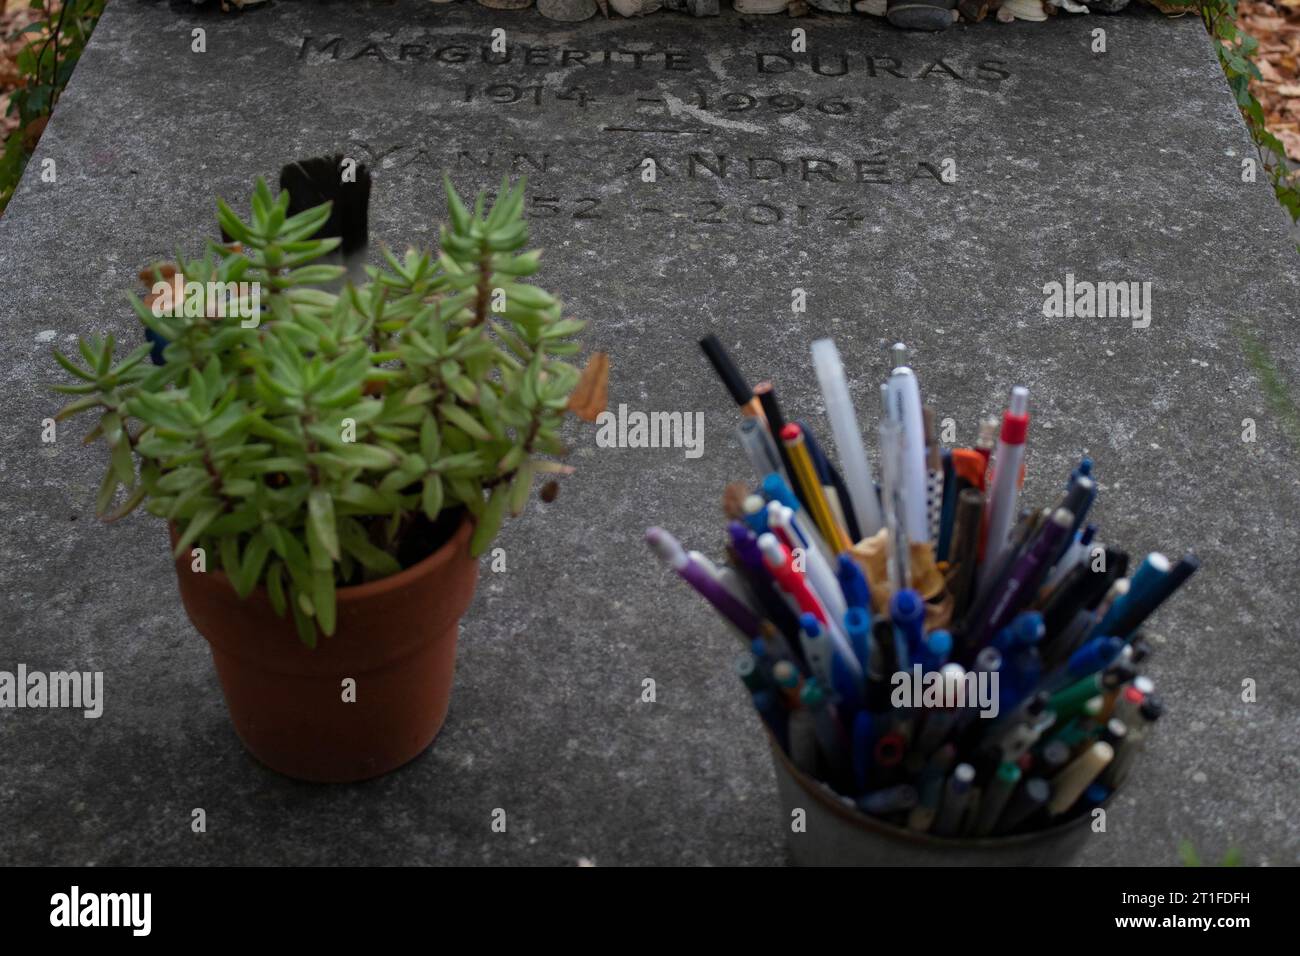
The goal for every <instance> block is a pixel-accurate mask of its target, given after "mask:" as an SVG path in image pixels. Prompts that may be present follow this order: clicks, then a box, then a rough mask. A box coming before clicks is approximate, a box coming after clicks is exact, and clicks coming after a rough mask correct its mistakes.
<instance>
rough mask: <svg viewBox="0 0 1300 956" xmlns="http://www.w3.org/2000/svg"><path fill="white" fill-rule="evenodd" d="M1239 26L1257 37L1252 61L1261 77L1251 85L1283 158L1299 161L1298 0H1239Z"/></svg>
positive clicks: (1299, 8) (1299, 77) (1299, 52)
mask: <svg viewBox="0 0 1300 956" xmlns="http://www.w3.org/2000/svg"><path fill="white" fill-rule="evenodd" d="M1237 13H1238V21H1239V25H1240V27H1241V29H1242V30H1243V31H1244V32H1245V33H1248V34H1250V35H1251V36H1253V37H1254V38H1255V39H1256V40H1258V41H1259V50H1258V52H1257V53H1256V55H1255V65H1256V66H1257V67H1259V73H1260V77H1261V79H1259V80H1256V81H1254V82H1253V83H1252V84H1251V89H1252V91H1253V92H1254V94H1255V96H1256V98H1258V100H1259V101H1260V104H1261V105H1262V106H1263V107H1264V114H1265V116H1266V117H1267V121H1268V131H1269V132H1270V133H1272V134H1273V135H1274V136H1276V137H1277V138H1278V139H1280V140H1281V141H1282V145H1283V146H1285V147H1286V155H1287V159H1289V160H1290V161H1291V162H1292V163H1300V0H1241V4H1240V6H1239V7H1238V10H1237Z"/></svg>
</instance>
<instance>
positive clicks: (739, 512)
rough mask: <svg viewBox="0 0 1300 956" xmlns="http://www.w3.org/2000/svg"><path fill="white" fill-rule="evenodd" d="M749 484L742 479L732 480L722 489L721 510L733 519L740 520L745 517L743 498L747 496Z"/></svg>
mask: <svg viewBox="0 0 1300 956" xmlns="http://www.w3.org/2000/svg"><path fill="white" fill-rule="evenodd" d="M749 494H750V491H749V485H747V484H745V483H744V482H743V481H733V482H731V484H729V485H727V487H725V488H723V489H722V511H723V513H724V514H725V515H726V516H727V517H728V518H731V519H732V520H733V521H742V520H744V517H745V499H746V498H748V497H749Z"/></svg>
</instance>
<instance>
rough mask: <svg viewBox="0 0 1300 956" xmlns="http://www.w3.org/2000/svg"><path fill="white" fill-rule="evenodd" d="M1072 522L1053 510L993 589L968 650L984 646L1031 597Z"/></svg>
mask: <svg viewBox="0 0 1300 956" xmlns="http://www.w3.org/2000/svg"><path fill="white" fill-rule="evenodd" d="M1073 522H1074V515H1072V514H1070V512H1068V511H1066V510H1065V509H1064V508H1057V509H1056V511H1055V512H1053V514H1052V516H1051V517H1050V518H1048V519H1047V521H1045V522H1044V523H1043V527H1042V529H1041V530H1040V531H1039V533H1038V536H1037V537H1036V538H1035V539H1034V541H1033V543H1032V544H1031V545H1030V546H1029V549H1028V550H1027V551H1025V553H1024V554H1023V555H1021V556H1020V558H1019V560H1017V561H1016V563H1015V565H1014V566H1013V567H1012V568H1011V572H1010V573H1009V574H1008V575H1007V576H1006V577H1005V578H1003V579H1002V580H1001V581H999V582H997V583H996V584H995V585H994V589H995V590H994V597H993V600H992V601H990V602H989V605H988V608H989V609H988V612H987V613H986V614H985V615H984V617H983V619H982V620H981V621H980V622H979V624H978V626H976V627H975V628H973V629H972V630H971V633H970V636H969V638H968V646H970V647H971V648H974V649H979V648H981V647H983V646H984V645H985V644H987V643H988V641H989V638H990V636H991V635H993V634H996V633H997V632H998V631H1000V630H1002V628H1004V627H1005V626H1006V625H1007V623H1008V622H1009V621H1010V620H1011V619H1012V618H1013V617H1015V615H1016V612H1017V611H1019V610H1020V608H1021V607H1023V606H1024V605H1025V604H1026V603H1027V602H1028V601H1029V600H1030V599H1031V598H1032V597H1033V596H1034V592H1036V591H1037V590H1038V585H1039V584H1040V583H1041V581H1042V579H1043V575H1044V574H1045V573H1046V572H1047V562H1048V561H1050V560H1051V559H1052V558H1053V557H1054V556H1055V555H1056V552H1057V550H1058V549H1059V547H1060V544H1061V542H1062V541H1063V540H1064V539H1065V536H1066V535H1068V534H1069V533H1070V527H1071V525H1072V524H1073Z"/></svg>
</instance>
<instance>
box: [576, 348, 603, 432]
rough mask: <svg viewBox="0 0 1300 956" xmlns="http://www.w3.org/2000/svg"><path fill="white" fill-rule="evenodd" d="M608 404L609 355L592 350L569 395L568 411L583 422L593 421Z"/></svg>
mask: <svg viewBox="0 0 1300 956" xmlns="http://www.w3.org/2000/svg"><path fill="white" fill-rule="evenodd" d="M608 404H609V356H608V355H606V354H605V353H604V352H594V353H593V354H592V356H591V358H590V359H588V360H587V367H586V368H584V369H583V370H582V376H581V377H580V378H579V379H578V384H577V385H576V386H575V387H574V389H573V394H572V395H570V396H569V411H571V412H573V414H574V415H576V416H578V417H579V418H581V419H582V420H583V421H584V422H594V421H595V420H596V417H597V416H598V415H599V414H600V413H601V412H603V411H604V410H605V408H606V406H607V405H608Z"/></svg>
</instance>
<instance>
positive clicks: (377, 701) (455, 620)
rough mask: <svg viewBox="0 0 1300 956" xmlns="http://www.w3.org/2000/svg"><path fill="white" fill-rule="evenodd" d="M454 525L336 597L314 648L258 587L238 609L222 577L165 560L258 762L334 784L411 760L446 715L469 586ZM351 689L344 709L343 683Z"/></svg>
mask: <svg viewBox="0 0 1300 956" xmlns="http://www.w3.org/2000/svg"><path fill="white" fill-rule="evenodd" d="M472 530H473V526H472V524H471V523H470V522H469V521H465V522H464V523H462V524H461V526H460V528H459V529H458V530H457V531H456V534H455V535H454V536H453V537H452V538H451V540H450V541H448V542H447V543H446V544H445V545H443V546H442V547H441V548H440V549H439V550H438V551H436V552H435V553H434V554H431V555H430V556H429V557H427V558H425V559H424V560H423V561H421V562H420V563H419V564H416V565H414V566H412V567H410V568H407V569H406V570H404V571H402V572H401V573H399V574H395V575H393V576H391V577H388V578H384V579H382V580H379V581H372V582H369V583H367V584H362V585H358V586H356V587H346V588H340V589H339V590H338V627H337V629H336V630H335V632H334V634H333V635H332V636H330V637H323V636H322V637H320V638H319V639H318V641H317V646H316V648H315V649H314V650H313V649H311V648H308V647H306V646H305V645H304V644H303V643H302V642H301V641H300V640H299V639H298V633H297V629H296V628H295V627H294V624H293V620H292V618H291V617H288V616H286V617H283V618H282V617H280V616H279V615H277V614H276V613H275V611H274V609H273V608H272V607H271V601H270V598H269V597H267V594H266V591H265V589H264V588H261V587H259V588H258V589H257V590H256V591H254V592H253V593H252V594H250V595H249V596H248V598H247V599H245V600H242V601H241V600H240V599H239V597H238V596H237V595H236V594H235V590H234V588H233V587H232V586H231V584H230V582H229V580H228V579H227V578H226V576H225V575H224V574H222V573H221V572H220V571H216V570H208V571H207V572H203V573H197V572H194V571H192V570H191V563H190V558H189V555H184V556H183V558H182V559H180V560H178V561H177V562H176V577H177V582H178V584H179V586H180V592H181V601H182V602H183V603H184V605H185V610H186V612H187V613H188V614H189V616H190V620H191V621H193V622H194V626H195V627H196V628H197V629H198V631H199V633H200V634H202V635H203V636H204V637H205V638H206V639H207V641H208V643H209V645H211V647H212V662H213V663H214V664H215V665H216V668H217V676H218V678H219V679H220V680H221V689H222V692H223V693H224V694H225V697H226V705H227V706H228V707H229V709H230V718H231V720H232V721H233V722H234V725H235V731H236V732H237V733H238V734H239V738H240V739H241V740H242V741H243V742H244V746H246V747H247V748H248V750H249V751H250V752H251V753H252V754H253V756H255V757H256V758H257V759H258V760H260V761H261V762H262V763H264V764H266V765H267V766H268V767H270V768H272V769H273V770H278V771H279V772H281V773H283V774H287V775H288V776H290V777H297V778H298V779H300V780H312V781H319V782H332V783H343V782H348V781H353V780H365V779H367V778H369V777H377V776H379V775H380V774H384V773H387V772H388V771H390V770H393V769H395V768H397V767H400V766H401V765H402V764H404V763H406V762H407V761H409V760H411V759H413V758H415V757H416V756H418V755H419V754H420V753H421V752H422V751H423V750H424V749H425V748H426V747H428V746H429V744H430V743H431V742H432V741H433V738H434V737H435V736H437V734H438V730H439V729H440V728H441V727H442V722H443V720H444V719H445V718H446V716H447V705H448V703H449V701H450V697H451V683H452V676H453V673H454V671H455V665H456V638H457V636H458V634H459V630H460V618H461V615H463V614H464V613H465V609H466V608H467V607H469V603H470V600H471V599H472V598H473V596H474V587H475V585H476V584H477V583H478V562H477V560H475V559H473V558H471V557H470V555H469V538H470V534H471V533H472ZM347 678H352V679H353V680H355V681H356V685H355V687H356V690H355V698H356V699H355V702H348V701H346V700H345V699H344V697H345V695H344V684H343V682H344V680H345V679H347Z"/></svg>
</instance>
